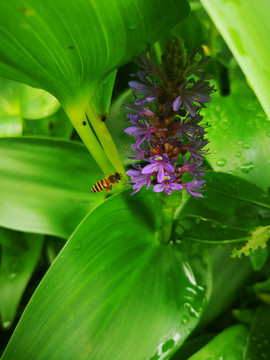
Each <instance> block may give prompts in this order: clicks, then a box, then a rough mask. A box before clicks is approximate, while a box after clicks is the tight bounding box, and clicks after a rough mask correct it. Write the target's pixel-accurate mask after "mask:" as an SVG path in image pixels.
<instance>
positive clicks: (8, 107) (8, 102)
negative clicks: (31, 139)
mask: <svg viewBox="0 0 270 360" xmlns="http://www.w3.org/2000/svg"><path fill="white" fill-rule="evenodd" d="M59 107H60V104H59V103H58V101H57V100H56V99H55V98H54V97H53V96H52V95H50V94H48V93H46V92H45V91H43V90H40V89H34V88H32V87H30V86H27V85H24V84H20V83H18V82H15V81H12V80H7V79H3V78H0V136H1V137H2V136H17V135H21V134H22V131H23V119H25V118H28V119H40V118H44V117H47V116H50V115H52V114H53V113H55V112H56V111H57V110H58V109H59Z"/></svg>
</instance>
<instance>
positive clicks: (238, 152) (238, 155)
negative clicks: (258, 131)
mask: <svg viewBox="0 0 270 360" xmlns="http://www.w3.org/2000/svg"><path fill="white" fill-rule="evenodd" d="M234 155H235V156H236V157H238V158H239V157H241V155H242V154H241V151H237V152H236V153H235V154H234Z"/></svg>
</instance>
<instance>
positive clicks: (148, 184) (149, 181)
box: [146, 176, 151, 190]
mask: <svg viewBox="0 0 270 360" xmlns="http://www.w3.org/2000/svg"><path fill="white" fill-rule="evenodd" d="M150 185H151V179H150V176H149V178H148V179H147V184H146V190H148V189H149V186H150Z"/></svg>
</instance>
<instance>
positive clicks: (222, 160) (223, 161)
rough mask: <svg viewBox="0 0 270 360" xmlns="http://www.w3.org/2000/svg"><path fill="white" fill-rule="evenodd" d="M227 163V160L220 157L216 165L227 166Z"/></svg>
mask: <svg viewBox="0 0 270 360" xmlns="http://www.w3.org/2000/svg"><path fill="white" fill-rule="evenodd" d="M226 164H227V161H226V160H225V159H219V160H218V161H217V162H216V165H217V166H219V167H222V166H225V165H226Z"/></svg>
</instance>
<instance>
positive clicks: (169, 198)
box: [159, 192, 182, 244]
mask: <svg viewBox="0 0 270 360" xmlns="http://www.w3.org/2000/svg"><path fill="white" fill-rule="evenodd" d="M159 199H160V201H161V209H162V210H161V211H162V212H161V221H162V225H161V228H160V233H159V241H160V242H161V243H162V244H166V243H168V242H169V241H170V240H171V233H172V227H173V220H174V215H175V210H176V209H177V207H178V206H179V204H180V202H181V199H182V192H180V193H178V192H177V193H175V194H174V193H173V194H171V195H167V194H166V193H160V194H159Z"/></svg>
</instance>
